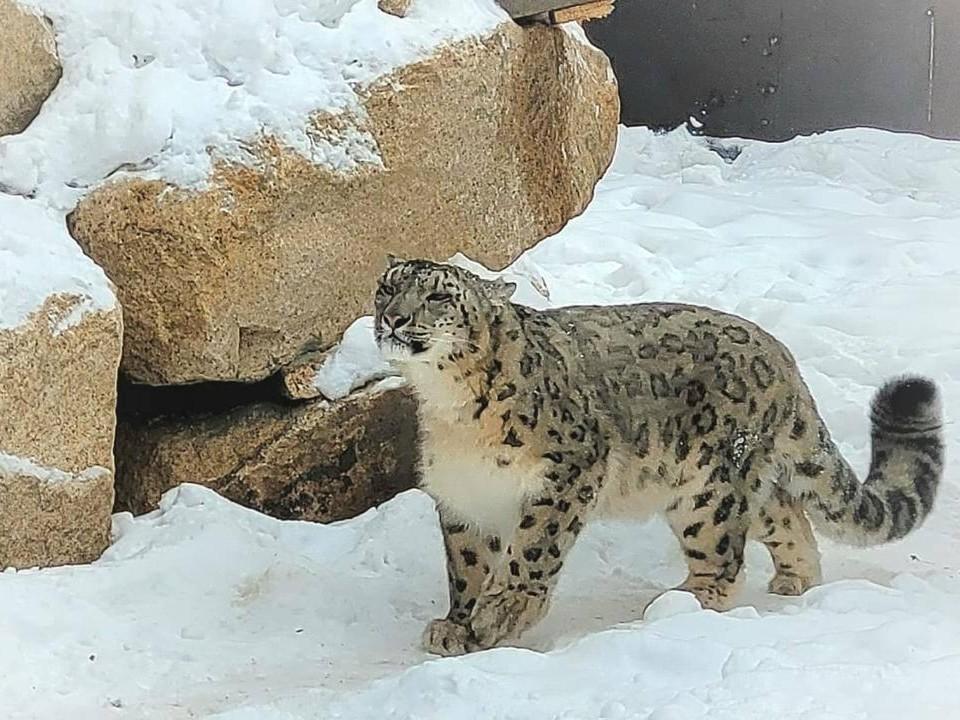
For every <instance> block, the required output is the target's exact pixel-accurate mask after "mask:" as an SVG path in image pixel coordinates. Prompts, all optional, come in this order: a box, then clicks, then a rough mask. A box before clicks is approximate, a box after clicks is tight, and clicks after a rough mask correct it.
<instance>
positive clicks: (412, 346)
mask: <svg viewBox="0 0 960 720" xmlns="http://www.w3.org/2000/svg"><path fill="white" fill-rule="evenodd" d="M377 342H378V344H379V345H380V349H381V350H386V351H388V352H391V353H396V354H405V353H409V354H410V355H419V354H420V353H423V352H426V351H427V344H426V342H424V341H423V340H418V339H416V338H412V337H409V336H407V335H406V334H405V333H403V332H400V333H397V332H391V333H389V334H385V335H381V336H380V337H379V338H378V340H377Z"/></svg>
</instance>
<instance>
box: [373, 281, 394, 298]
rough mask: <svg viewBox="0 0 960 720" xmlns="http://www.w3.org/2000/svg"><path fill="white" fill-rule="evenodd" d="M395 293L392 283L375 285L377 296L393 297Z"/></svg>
mask: <svg viewBox="0 0 960 720" xmlns="http://www.w3.org/2000/svg"><path fill="white" fill-rule="evenodd" d="M396 294H397V289H396V288H395V287H393V286H392V285H384V284H382V283H381V284H380V285H377V295H378V296H379V297H393V296H394V295H396Z"/></svg>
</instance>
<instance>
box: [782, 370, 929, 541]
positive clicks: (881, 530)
mask: <svg viewBox="0 0 960 720" xmlns="http://www.w3.org/2000/svg"><path fill="white" fill-rule="evenodd" d="M870 417H871V421H872V431H871V458H870V471H869V473H868V474H867V478H866V480H865V481H864V482H863V483H862V484H861V483H860V482H859V480H858V479H857V477H856V475H855V474H854V472H853V470H851V469H850V466H849V465H848V464H847V462H846V461H845V460H844V459H843V456H842V455H841V454H840V451H839V450H838V449H837V447H836V446H835V445H834V444H833V442H831V441H830V439H829V434H828V433H827V431H826V428H825V427H823V425H822V424H821V426H820V433H821V437H822V443H821V448H822V451H821V452H820V453H818V454H817V455H816V456H814V457H813V458H812V459H811V460H808V461H805V462H801V463H799V464H797V465H796V483H795V486H794V492H798V494H800V496H801V497H803V499H804V507H805V509H806V510H807V511H808V512H809V514H810V516H811V517H812V518H813V520H814V524H815V525H816V526H817V528H818V529H819V530H820V531H822V532H823V533H824V534H825V535H827V536H828V537H830V538H832V539H834V540H838V541H840V542H844V543H848V544H852V545H876V544H879V543H884V542H889V541H891V540H899V539H900V538H902V537H904V536H905V535H906V534H907V533H909V532H910V531H911V530H913V529H914V528H915V527H917V526H918V525H920V523H922V522H923V520H924V519H925V518H926V517H927V515H928V514H929V512H930V510H931V509H932V508H933V501H934V498H935V497H936V495H937V489H938V487H939V485H940V477H941V475H942V473H943V465H944V463H943V460H944V457H943V418H942V415H941V409H940V400H939V397H938V393H937V388H936V386H935V385H934V384H933V383H932V382H931V381H930V380H927V379H926V378H918V377H906V378H901V379H897V380H891V381H890V382H888V383H886V384H885V385H884V386H883V387H882V388H880V390H879V391H878V392H877V394H876V396H875V397H874V399H873V403H872V406H871V414H870Z"/></svg>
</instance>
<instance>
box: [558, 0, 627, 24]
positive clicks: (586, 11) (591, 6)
mask: <svg viewBox="0 0 960 720" xmlns="http://www.w3.org/2000/svg"><path fill="white" fill-rule="evenodd" d="M613 3H614V0H596V2H590V3H585V4H583V5H574V6H573V7H568V8H563V9H561V10H552V11H551V12H550V22H552V23H553V24H554V25H560V24H561V23H566V22H585V21H587V20H597V19H599V18H605V17H606V16H607V15H609V14H610V13H612V12H613Z"/></svg>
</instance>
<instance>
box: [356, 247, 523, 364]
mask: <svg viewBox="0 0 960 720" xmlns="http://www.w3.org/2000/svg"><path fill="white" fill-rule="evenodd" d="M514 290H516V285H514V284H513V283H507V282H504V281H502V280H494V281H490V280H484V279H482V278H480V277H478V276H476V275H474V274H473V273H471V272H468V271H466V270H463V269H462V268H458V267H454V266H452V265H441V264H439V263H433V262H430V261H428V260H399V259H397V258H394V257H392V256H390V258H389V264H388V267H387V270H386V271H385V272H384V273H383V275H382V276H381V278H380V282H379V284H378V286H377V294H376V297H375V300H374V304H375V307H376V319H375V324H374V328H375V330H374V332H375V334H376V338H377V345H378V346H379V347H380V352H381V353H382V354H383V356H384V357H385V358H387V359H388V360H391V361H394V362H397V363H404V362H417V363H420V362H434V361H439V360H441V359H442V358H444V357H446V358H450V359H451V360H456V359H459V358H463V357H465V356H469V355H472V354H474V353H476V352H477V351H479V350H480V349H481V348H482V347H483V346H484V345H485V344H486V342H487V341H488V339H489V337H490V332H489V331H490V327H489V324H490V321H491V319H492V318H493V317H494V316H495V315H496V310H497V308H498V307H500V306H503V305H505V304H506V303H508V302H509V300H510V296H511V295H512V294H513V291H514Z"/></svg>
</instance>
